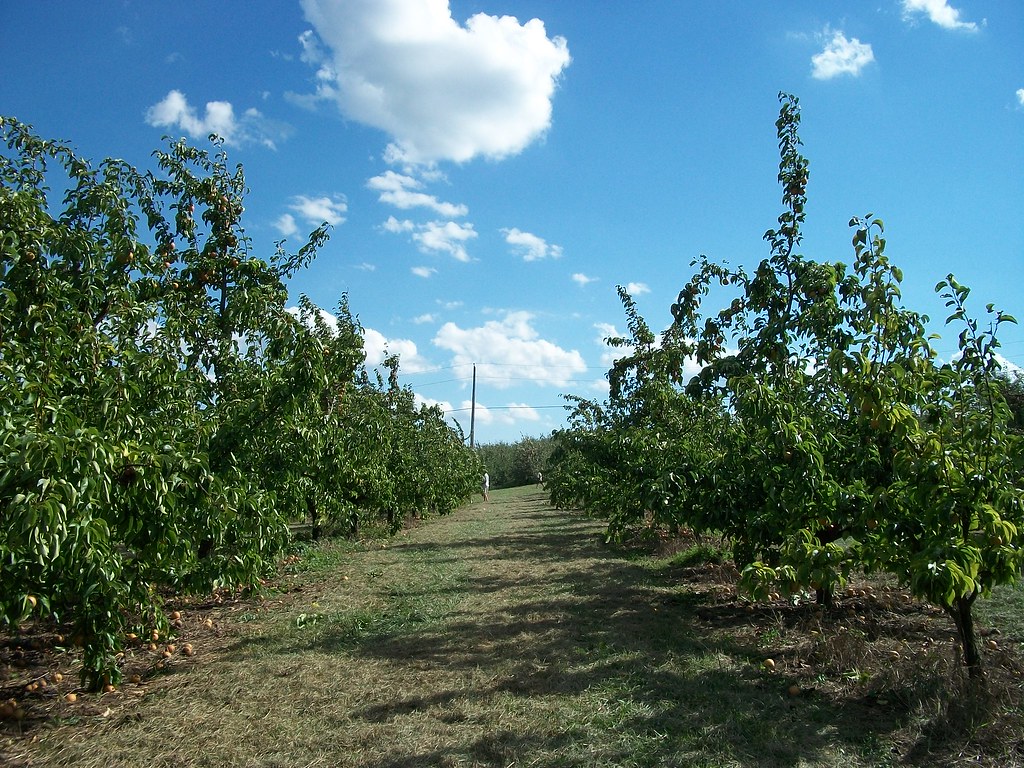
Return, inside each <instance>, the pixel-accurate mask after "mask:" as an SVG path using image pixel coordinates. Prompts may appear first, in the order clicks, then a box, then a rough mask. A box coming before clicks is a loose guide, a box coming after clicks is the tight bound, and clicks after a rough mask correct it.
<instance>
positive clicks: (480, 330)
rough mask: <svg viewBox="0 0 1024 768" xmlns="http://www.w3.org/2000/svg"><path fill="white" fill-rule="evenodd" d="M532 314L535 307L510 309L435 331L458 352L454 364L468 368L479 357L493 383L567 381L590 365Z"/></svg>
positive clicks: (483, 372) (480, 370) (445, 344)
mask: <svg viewBox="0 0 1024 768" xmlns="http://www.w3.org/2000/svg"><path fill="white" fill-rule="evenodd" d="M532 320H533V315H531V314H530V313H529V312H509V313H508V314H507V315H506V316H505V318H504V319H502V320H490V321H488V322H486V323H484V324H483V325H482V326H479V327H477V328H460V327H459V326H458V325H456V324H455V323H452V322H448V323H445V324H444V325H443V326H441V328H440V329H439V330H438V332H437V335H435V336H434V344H435V346H437V347H439V348H441V349H444V350H447V351H449V352H451V353H452V365H454V366H463V367H466V368H467V369H468V368H470V367H472V365H473V364H474V363H475V364H476V365H477V372H478V375H480V376H481V377H486V379H487V380H488V383H489V385H490V386H492V387H499V388H505V387H509V386H512V385H513V383H514V382H516V381H522V380H527V381H532V382H534V383H536V384H544V385H552V386H564V385H565V384H567V383H569V382H570V381H571V380H572V378H573V376H574V375H575V374H577V373H582V372H583V371H585V370H586V367H587V366H586V363H584V361H583V357H582V356H581V355H580V353H579V352H577V351H576V350H565V349H562V348H561V347H559V346H558V345H557V344H555V343H553V342H551V341H548V340H546V339H542V338H540V337H539V335H538V333H537V331H536V330H535V329H534V327H533V325H532Z"/></svg>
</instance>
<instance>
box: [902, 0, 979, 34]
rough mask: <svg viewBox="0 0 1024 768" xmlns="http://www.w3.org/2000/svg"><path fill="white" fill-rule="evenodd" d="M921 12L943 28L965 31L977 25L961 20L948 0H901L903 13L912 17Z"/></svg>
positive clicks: (957, 11)
mask: <svg viewBox="0 0 1024 768" xmlns="http://www.w3.org/2000/svg"><path fill="white" fill-rule="evenodd" d="M919 13H923V14H926V15H927V16H928V19H929V20H930V21H932V22H934V23H935V24H938V25H939V26H940V27H942V28H943V29H959V30H963V31H965V32H976V31H977V30H978V25H977V24H975V23H974V22H973V21H961V20H960V11H959V10H958V9H957V8H953V7H952V6H950V4H949V0H903V15H904V17H905V18H908V19H909V18H913V17H914V14H919Z"/></svg>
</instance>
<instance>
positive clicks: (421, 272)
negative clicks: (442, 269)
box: [409, 267, 437, 278]
mask: <svg viewBox="0 0 1024 768" xmlns="http://www.w3.org/2000/svg"><path fill="white" fill-rule="evenodd" d="M409 271H410V272H412V273H413V274H414V275H416V277H423V278H427V277H431V276H433V275H436V274H437V270H436V269H434V268H433V267H413V268H412V269H410V270H409Z"/></svg>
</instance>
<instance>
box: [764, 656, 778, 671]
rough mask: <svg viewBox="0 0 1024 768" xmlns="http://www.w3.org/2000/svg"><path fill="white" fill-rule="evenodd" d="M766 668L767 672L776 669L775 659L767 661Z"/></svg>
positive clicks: (765, 661)
mask: <svg viewBox="0 0 1024 768" xmlns="http://www.w3.org/2000/svg"><path fill="white" fill-rule="evenodd" d="M764 668H765V669H767V670H772V669H775V659H765V660H764Z"/></svg>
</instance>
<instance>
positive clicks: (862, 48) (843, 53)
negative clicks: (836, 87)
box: [811, 32, 875, 80]
mask: <svg viewBox="0 0 1024 768" xmlns="http://www.w3.org/2000/svg"><path fill="white" fill-rule="evenodd" d="M874 60H875V54H874V52H873V51H872V50H871V46H870V45H869V44H868V43H862V42H861V41H860V40H858V39H857V38H853V39H852V40H847V39H846V35H844V34H843V33H842V32H833V33H832V37H831V38H830V39H829V40H828V42H826V43H825V48H824V49H823V50H822V51H821V53H816V54H814V56H812V57H811V75H812V76H813V77H815V78H817V79H818V80H830V79H831V78H833V77H837V76H839V75H853V76H854V77H856V76H857V75H859V74H860V72H861V70H862V69H864V67H866V66H867V65H868V64H870V63H871V62H872V61H874Z"/></svg>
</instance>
